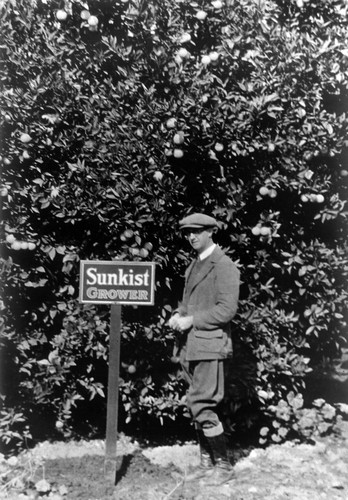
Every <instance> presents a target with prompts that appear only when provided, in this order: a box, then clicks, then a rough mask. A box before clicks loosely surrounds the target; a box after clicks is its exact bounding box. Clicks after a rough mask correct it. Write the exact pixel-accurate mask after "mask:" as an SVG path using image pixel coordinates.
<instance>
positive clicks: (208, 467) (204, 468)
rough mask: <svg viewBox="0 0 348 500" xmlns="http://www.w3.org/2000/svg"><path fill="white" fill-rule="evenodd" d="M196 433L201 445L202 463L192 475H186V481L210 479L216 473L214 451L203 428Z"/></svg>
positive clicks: (197, 429)
mask: <svg viewBox="0 0 348 500" xmlns="http://www.w3.org/2000/svg"><path fill="white" fill-rule="evenodd" d="M196 433H197V439H198V444H199V452H200V463H199V465H198V466H197V467H195V469H194V470H193V471H192V472H191V473H190V474H187V475H186V477H185V480H186V481H195V480H198V479H201V478H203V477H209V475H210V474H212V473H213V472H214V463H213V460H212V451H211V449H210V446H209V442H208V439H207V438H206V436H205V435H204V433H203V430H202V429H201V428H196Z"/></svg>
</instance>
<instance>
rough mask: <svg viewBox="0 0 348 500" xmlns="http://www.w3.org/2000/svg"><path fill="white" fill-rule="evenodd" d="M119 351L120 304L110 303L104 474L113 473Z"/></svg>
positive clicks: (115, 444) (114, 466)
mask: <svg viewBox="0 0 348 500" xmlns="http://www.w3.org/2000/svg"><path fill="white" fill-rule="evenodd" d="M120 351H121V306H120V305H119V304H112V305H111V315H110V338H109V373H108V398H107V410H106V444H105V474H106V475H109V474H110V472H113V471H114V473H115V484H116V447H117V423H118V392H119V373H120Z"/></svg>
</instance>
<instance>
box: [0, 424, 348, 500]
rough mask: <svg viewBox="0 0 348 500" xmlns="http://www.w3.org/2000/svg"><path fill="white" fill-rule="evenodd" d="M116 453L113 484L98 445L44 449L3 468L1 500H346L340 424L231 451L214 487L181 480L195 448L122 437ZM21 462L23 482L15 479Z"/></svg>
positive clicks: (347, 445)
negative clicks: (306, 437)
mask: <svg viewBox="0 0 348 500" xmlns="http://www.w3.org/2000/svg"><path fill="white" fill-rule="evenodd" d="M117 455H118V456H117V463H116V467H117V472H116V483H117V484H116V486H115V485H114V479H115V463H110V462H109V463H107V464H106V466H105V456H104V443H103V442H102V441H91V442H79V443H76V442H75V443H74V442H70V443H42V444H40V445H39V446H37V447H36V448H35V449H34V450H32V451H30V452H27V453H26V454H25V456H24V455H23V457H21V458H20V459H19V460H18V462H17V463H15V462H16V461H15V460H12V461H11V464H12V471H10V472H9V471H7V473H5V472H4V467H2V469H1V470H2V483H3V485H4V484H7V488H6V489H5V488H4V486H2V487H0V498H1V499H8V500H34V499H43V500H44V499H46V498H50V499H51V500H77V499H80V500H116V499H117V500H167V499H172V500H217V499H219V500H223V499H225V498H226V499H231V500H232V499H233V500H256V499H258V500H260V499H264V500H320V499H326V500H348V422H346V421H344V422H342V424H341V432H340V435H338V436H330V437H326V438H323V439H319V440H318V441H316V442H315V444H313V445H310V444H296V443H291V442H288V443H285V444H282V445H272V446H270V447H268V448H265V449H261V448H255V449H252V450H250V449H249V450H242V449H235V450H231V456H230V459H231V462H232V463H233V465H234V472H235V478H234V479H233V480H232V481H231V482H230V483H229V484H226V485H224V486H221V487H219V488H208V487H207V486H204V483H202V484H199V483H195V484H188V483H186V482H185V473H187V471H189V470H190V468H191V467H192V466H194V465H195V464H197V463H198V460H199V457H198V447H197V445H196V444H195V443H185V444H184V445H178V444H177V445H173V446H159V447H155V448H149V447H143V446H140V445H139V444H138V443H136V442H132V441H131V440H130V439H128V438H127V437H125V436H120V440H119V443H118V453H117ZM25 460H27V464H26V467H25V471H26V474H27V476H26V477H24V475H23V474H22V476H21V475H20V472H21V471H22V472H23V470H24V469H23V467H24V466H23V461H25ZM28 464H29V469H30V472H29V474H30V477H28V470H29V469H28ZM2 465H4V460H3V462H2ZM7 466H8V464H7ZM16 474H17V475H16ZM6 480H7V483H6ZM9 481H12V483H11V484H10V483H9ZM9 484H10V486H11V487H9Z"/></svg>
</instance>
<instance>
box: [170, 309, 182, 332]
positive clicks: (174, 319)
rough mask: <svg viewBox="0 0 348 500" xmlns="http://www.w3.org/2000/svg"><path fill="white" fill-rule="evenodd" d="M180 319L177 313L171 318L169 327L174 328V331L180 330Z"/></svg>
mask: <svg viewBox="0 0 348 500" xmlns="http://www.w3.org/2000/svg"><path fill="white" fill-rule="evenodd" d="M179 318H180V314H179V313H175V314H174V316H172V317H171V318H170V320H169V321H168V325H169V327H170V328H173V330H178V329H179V326H178V319H179Z"/></svg>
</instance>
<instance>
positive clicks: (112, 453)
mask: <svg viewBox="0 0 348 500" xmlns="http://www.w3.org/2000/svg"><path fill="white" fill-rule="evenodd" d="M154 288H155V263H154V262H125V261H115V260H112V261H106V260H82V261H81V263H80V302H82V303H85V304H111V314H110V335H109V371H108V395H107V408H106V443H105V444H106V446H105V464H104V473H105V475H106V476H108V474H109V471H110V470H111V472H113V471H114V470H115V474H114V484H116V475H117V472H116V447H117V423H118V404H119V372H120V350H121V306H122V305H135V304H139V305H147V306H151V305H153V304H154Z"/></svg>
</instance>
